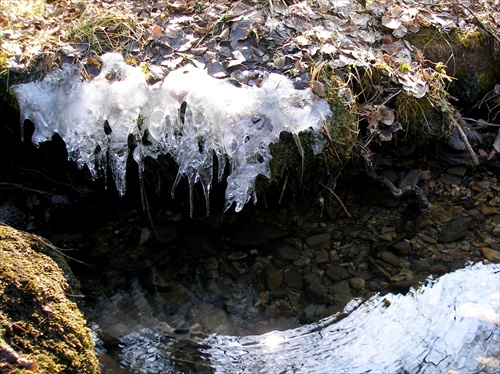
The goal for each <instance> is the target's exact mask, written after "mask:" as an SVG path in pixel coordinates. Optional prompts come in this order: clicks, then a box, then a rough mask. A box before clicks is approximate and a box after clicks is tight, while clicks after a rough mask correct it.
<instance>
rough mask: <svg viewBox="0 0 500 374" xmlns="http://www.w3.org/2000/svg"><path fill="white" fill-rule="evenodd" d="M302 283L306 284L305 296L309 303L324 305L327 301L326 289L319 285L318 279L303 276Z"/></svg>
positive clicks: (309, 275) (310, 275) (308, 275)
mask: <svg viewBox="0 0 500 374" xmlns="http://www.w3.org/2000/svg"><path fill="white" fill-rule="evenodd" d="M304 282H305V284H306V286H305V291H306V295H307V297H308V298H309V299H310V300H311V301H313V302H318V303H325V302H327V301H328V294H327V292H326V288H325V287H324V286H323V285H322V284H321V281H320V279H319V278H318V277H316V276H314V275H312V274H307V275H304Z"/></svg>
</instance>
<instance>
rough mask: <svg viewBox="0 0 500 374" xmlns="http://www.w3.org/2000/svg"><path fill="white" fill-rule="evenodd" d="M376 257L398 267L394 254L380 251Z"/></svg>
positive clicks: (396, 257)
mask: <svg viewBox="0 0 500 374" xmlns="http://www.w3.org/2000/svg"><path fill="white" fill-rule="evenodd" d="M378 257H379V258H380V259H381V260H382V261H384V262H386V263H388V264H390V265H393V266H399V258H398V256H396V255H395V254H394V253H391V252H389V251H382V252H380V253H379V254H378Z"/></svg>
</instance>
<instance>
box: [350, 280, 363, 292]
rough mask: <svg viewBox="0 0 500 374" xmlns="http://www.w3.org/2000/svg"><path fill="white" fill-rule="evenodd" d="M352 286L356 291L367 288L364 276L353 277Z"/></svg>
mask: <svg viewBox="0 0 500 374" xmlns="http://www.w3.org/2000/svg"><path fill="white" fill-rule="evenodd" d="M351 287H352V288H353V289H355V290H356V291H361V290H364V289H365V280H364V279H363V278H352V279H351Z"/></svg>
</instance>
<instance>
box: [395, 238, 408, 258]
mask: <svg viewBox="0 0 500 374" xmlns="http://www.w3.org/2000/svg"><path fill="white" fill-rule="evenodd" d="M392 249H393V250H394V251H395V252H397V253H399V254H400V255H402V256H406V255H409V254H410V253H411V251H412V246H411V243H410V242H409V241H406V240H402V241H400V242H397V243H394V244H393V246H392Z"/></svg>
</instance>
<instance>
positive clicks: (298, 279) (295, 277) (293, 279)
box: [284, 268, 303, 290]
mask: <svg viewBox="0 0 500 374" xmlns="http://www.w3.org/2000/svg"><path fill="white" fill-rule="evenodd" d="M284 281H285V284H286V285H287V286H288V287H290V288H294V289H297V290H301V289H302V287H303V282H302V273H301V272H300V270H299V269H298V268H293V269H290V270H289V271H286V272H285V275H284Z"/></svg>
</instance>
